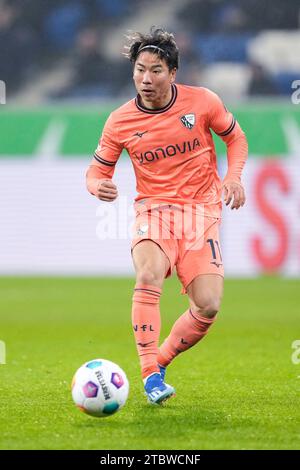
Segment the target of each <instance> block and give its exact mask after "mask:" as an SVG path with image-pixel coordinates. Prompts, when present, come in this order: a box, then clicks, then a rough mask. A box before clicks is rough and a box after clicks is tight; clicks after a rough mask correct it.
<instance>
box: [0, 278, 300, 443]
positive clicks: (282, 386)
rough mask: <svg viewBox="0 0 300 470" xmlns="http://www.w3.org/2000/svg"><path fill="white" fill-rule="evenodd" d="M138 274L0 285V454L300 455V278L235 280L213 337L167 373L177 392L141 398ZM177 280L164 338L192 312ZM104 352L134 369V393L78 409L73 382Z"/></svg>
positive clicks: (171, 284)
mask: <svg viewBox="0 0 300 470" xmlns="http://www.w3.org/2000/svg"><path fill="white" fill-rule="evenodd" d="M133 286H134V279H130V278H129V279H119V278H112V279H108V278H103V279H102V278H0V293H1V295H0V312H1V314H0V317H1V329H0V340H2V341H4V342H5V343H6V364H5V365H0V396H1V406H0V448H1V449H122V450H123V449H146V450H152V449H176V450H180V449H197V450H201V449H299V448H300V428H299V422H300V404H299V397H300V394H299V392H300V364H299V365H295V364H293V363H292V360H291V356H292V352H293V349H292V347H291V344H292V342H293V341H294V340H296V339H300V318H299V312H300V307H299V306H300V283H299V281H297V280H284V279H279V278H261V279H256V280H227V281H226V283H225V294H224V300H223V304H222V309H221V311H220V313H219V319H218V321H217V322H216V323H215V325H214V326H213V327H212V329H211V331H210V333H209V334H208V336H207V337H206V338H205V339H204V340H203V341H202V342H200V343H199V344H198V345H197V346H195V347H194V348H192V349H191V350H189V351H187V352H186V353H184V354H182V355H181V356H179V357H178V358H177V359H176V360H175V361H174V363H173V364H172V365H171V366H170V368H169V370H168V371H167V381H168V382H169V383H171V384H172V385H174V386H175V387H176V397H175V398H173V399H172V400H170V401H169V402H167V403H166V404H165V405H164V406H163V407H158V406H155V407H153V406H151V405H148V404H147V402H146V399H145V397H144V395H143V389H142V382H141V379H140V372H139V366H138V359H137V354H136V350H135V344H134V340H133V333H132V328H131V321H130V316H131V312H130V310H131V297H132V289H133ZM179 292H180V285H179V283H178V281H177V279H176V278H172V279H170V280H167V281H166V283H165V285H164V291H163V296H162V301H161V312H162V321H163V328H162V336H161V338H162V339H163V338H164V337H165V335H166V334H167V333H168V331H169V328H170V326H171V324H172V323H173V321H174V320H175V318H176V317H177V316H179V314H180V313H182V312H183V311H185V310H186V308H187V298H186V296H182V295H180V293H179ZM97 357H103V358H107V359H110V360H112V361H114V362H116V363H118V364H119V365H120V366H121V367H122V368H123V369H124V370H125V371H126V373H127V376H128V378H129V381H130V394H129V398H128V401H127V404H126V406H125V407H124V408H123V409H122V410H121V411H120V412H119V413H116V414H115V415H113V416H111V417H108V418H105V419H97V418H92V417H89V416H87V415H85V414H83V413H81V412H80V411H79V410H78V409H77V408H76V407H75V406H74V405H73V402H72V398H71V392H70V382H71V379H72V376H73V374H74V372H75V370H76V369H77V368H78V367H79V366H80V365H81V364H82V363H83V362H85V361H87V360H90V359H94V358H97Z"/></svg>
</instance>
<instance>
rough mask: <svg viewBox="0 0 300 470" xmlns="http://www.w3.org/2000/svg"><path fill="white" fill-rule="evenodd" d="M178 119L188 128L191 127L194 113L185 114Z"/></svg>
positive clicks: (193, 121)
mask: <svg viewBox="0 0 300 470" xmlns="http://www.w3.org/2000/svg"><path fill="white" fill-rule="evenodd" d="M180 121H181V122H182V124H183V125H184V126H185V127H187V128H188V129H193V127H194V125H195V122H196V117H195V114H194V113H191V114H185V115H184V116H181V118H180Z"/></svg>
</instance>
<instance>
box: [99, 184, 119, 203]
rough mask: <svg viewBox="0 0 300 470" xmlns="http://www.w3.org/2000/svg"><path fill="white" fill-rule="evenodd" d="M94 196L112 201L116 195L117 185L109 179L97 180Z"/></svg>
mask: <svg viewBox="0 0 300 470" xmlns="http://www.w3.org/2000/svg"><path fill="white" fill-rule="evenodd" d="M95 196H96V197H97V198H98V199H100V200H101V201H106V202H112V201H114V200H115V199H117V197H118V190H117V186H116V185H115V184H114V183H113V182H112V181H111V180H99V183H98V185H97V190H96V194H95Z"/></svg>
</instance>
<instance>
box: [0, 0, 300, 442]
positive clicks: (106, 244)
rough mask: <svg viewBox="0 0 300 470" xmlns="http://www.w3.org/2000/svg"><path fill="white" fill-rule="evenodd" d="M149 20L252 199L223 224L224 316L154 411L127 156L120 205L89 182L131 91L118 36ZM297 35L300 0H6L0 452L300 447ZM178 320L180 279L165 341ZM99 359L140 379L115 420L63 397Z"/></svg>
mask: <svg viewBox="0 0 300 470" xmlns="http://www.w3.org/2000/svg"><path fill="white" fill-rule="evenodd" d="M151 25H157V26H162V27H165V28H166V29H169V30H171V31H172V32H173V33H174V34H175V36H176V40H177V43H178V46H179V48H180V51H181V66H180V70H179V73H178V80H177V81H178V82H182V83H186V84H191V85H200V86H207V87H208V88H211V89H212V90H214V91H216V92H217V93H219V95H220V96H221V97H222V98H223V100H224V102H225V104H226V105H227V106H228V107H229V108H230V109H231V110H232V111H233V112H234V114H235V116H236V118H237V119H238V120H239V122H240V124H241V126H242V127H243V129H244V130H245V132H246V135H247V137H248V141H249V161H248V163H247V165H246V170H245V172H244V176H243V182H244V184H245V187H246V192H247V196H248V201H247V205H246V206H245V207H244V208H243V209H242V210H240V211H238V212H235V211H234V212H231V211H230V210H227V209H225V210H224V212H223V224H222V248H223V256H224V259H225V268H226V269H225V270H226V273H227V276H226V289H225V296H224V303H223V305H222V315H220V318H219V321H218V322H216V326H215V327H214V329H213V331H212V333H211V335H209V336H208V338H207V339H206V340H205V342H204V345H202V343H200V345H199V348H200V349H199V354H197V353H196V352H194V350H193V351H191V352H187V353H186V354H185V355H182V357H181V356H180V357H179V359H178V362H177V363H176V366H174V368H173V369H172V368H170V369H171V370H170V372H168V373H170V381H171V383H172V384H173V383H174V385H175V386H176V389H177V393H178V396H177V397H176V400H174V402H173V403H172V404H170V406H168V408H166V409H164V410H162V413H160V412H159V411H153V410H150V409H148V408H147V405H146V404H144V401H145V400H144V397H143V396H142V387H141V381H140V377H139V367H138V360H137V356H136V351H135V344H134V341H133V337H132V335H131V325H130V308H131V293H132V288H133V286H134V278H133V267H132V262H131V257H130V238H129V236H128V225H130V222H131V221H132V218H133V214H132V201H133V198H134V196H135V182H134V174H133V169H132V166H131V163H130V159H129V157H128V156H127V155H126V154H124V155H122V157H121V158H120V160H119V162H118V165H117V168H116V172H115V177H114V180H115V182H116V184H117V185H118V187H119V198H118V200H117V201H116V202H114V203H113V204H110V205H108V204H104V203H101V202H99V201H97V200H96V199H95V198H93V197H92V196H90V195H89V194H88V193H87V191H86V188H85V171H86V168H87V166H88V164H89V162H90V159H91V156H92V154H93V152H94V149H95V148H96V146H97V142H98V138H99V136H100V134H101V131H102V127H103V124H104V122H105V119H106V118H107V116H108V114H109V113H110V111H111V110H112V109H114V108H115V107H117V106H118V105H119V104H121V103H123V102H124V101H127V100H129V99H131V98H132V97H133V96H134V94H135V91H134V88H133V86H132V83H131V75H132V72H131V66H130V64H129V63H128V61H127V60H126V59H125V58H124V57H122V54H121V53H122V48H123V44H124V40H125V38H124V35H125V34H126V31H127V30H148V29H149V28H150V26H151ZM299 27H300V4H299V0H285V1H281V0H226V1H224V0H198V1H196V0H164V1H161V0H151V1H146V0H72V1H71V0H70V1H69V0H43V1H39V0H7V1H6V0H0V80H2V82H1V83H2V87H0V92H1V91H2V92H3V83H5V85H6V104H3V103H4V101H5V100H4V95H3V94H2V96H0V103H1V104H0V220H1V230H0V247H1V249H0V275H1V277H0V315H1V326H0V346H1V344H2V349H3V347H4V346H5V344H6V347H7V351H6V353H7V365H6V366H2V367H1V366H0V372H1V380H0V382H1V383H0V394H1V396H2V397H3V400H2V405H1V408H0V418H1V419H0V434H1V440H0V448H9V449H10V448H11V449H15V448H72V449H73V448H87V449H91V448H94V449H99V448H103V449H104V448H107V449H110V448H127V449H135V448H141V449H145V448H162V449H179V448H181V449H190V448H191V449H199V448H201V449H202V448H204V449H205V448H231V449H237V448H241V449H245V448H298V449H299V442H300V435H299V418H300V417H299V410H300V407H299V385H298V384H299V379H298V378H297V375H296V374H297V373H299V370H298V369H297V368H296V367H295V364H298V366H297V367H298V368H299V367H300V366H299V362H300V360H299V356H296V353H297V351H295V356H296V360H295V362H294V363H292V361H291V354H292V351H293V350H292V348H291V344H292V342H293V341H295V340H297V338H298V339H300V338H299V332H300V328H299V303H300V294H299V292H300V291H299V277H300V103H299V101H300V93H299V90H300V54H299V51H300V29H299ZM293 87H294V88H293ZM297 87H298V88H297ZM216 145H217V151H218V155H219V169H220V172H221V174H224V171H225V169H226V156H225V147H224V146H223V144H222V142H220V140H219V139H216ZM108 207H109V209H108ZM106 211H107V212H106ZM108 216H109V217H110V223H109V224H106V225H105V221H106V220H107V219H106V217H108ZM112 222H117V223H116V225H114V229H113V230H112V229H111V227H112ZM105 234H106V235H107V238H105ZM265 275H267V276H265ZM269 275H270V276H269ZM56 276H57V278H56ZM62 276H63V277H64V278H62ZM77 276H78V278H76V277H77ZM97 276H99V277H101V280H99V279H98V277H97ZM110 276H112V277H113V279H112V278H111V277H110ZM117 276H118V277H119V278H118V277H117ZM127 276H129V277H128V278H127V279H126V277H127ZM70 277H72V279H70ZM249 278H252V279H250V280H249ZM291 278H293V279H291ZM244 279H246V280H244ZM116 292H117V294H116ZM185 309H186V299H185V298H184V297H182V296H180V295H179V285H178V282H177V281H176V279H175V278H173V279H172V280H170V281H168V282H166V285H165V288H164V295H163V297H162V313H163V315H164V317H163V331H162V335H164V336H165V335H166V334H167V332H168V331H169V328H170V325H171V323H172V322H173V321H174V320H175V318H177V317H178V315H179V314H180V312H183V311H184V310H185ZM223 313H224V315H223ZM1 340H2V341H4V342H5V344H4V343H1ZM197 348H198V346H197ZM0 353H1V351H0ZM98 355H99V356H103V357H106V358H108V359H110V360H112V361H114V362H117V363H119V364H120V365H121V366H122V367H123V368H124V369H125V370H126V372H127V373H128V377H129V380H130V384H131V398H130V400H129V401H128V404H127V405H126V407H125V409H124V411H123V410H122V412H121V413H120V415H119V414H117V415H116V417H114V418H110V419H109V420H108V421H106V422H105V426H104V425H103V426H102V424H103V423H100V424H99V422H97V423H95V422H89V423H88V424H85V421H84V419H88V418H86V417H84V416H81V415H79V413H78V414H77V410H75V409H73V405H72V403H71V397H70V391H69V382H70V381H71V377H72V374H73V373H74V371H75V370H76V369H77V368H78V367H79V366H80V364H81V363H83V362H85V361H87V360H90V359H92V358H94V357H96V356H98ZM297 357H298V359H297ZM297 360H298V362H297ZM1 362H5V361H3V352H2V361H1V357H0V364H1ZM172 367H173V366H172ZM187 370H188V371H189V373H188V376H187V373H186V371H187ZM172 374H173V375H172ZM172 381H174V382H172ZM198 383H200V384H201V386H199V387H198ZM16 384H18V386H16ZM186 396H188V397H190V398H189V406H188V407H187V406H186V401H185V397H186ZM141 416H142V417H141ZM143 418H145V419H146V421H147V427H146V426H144V422H143ZM187 423H188V427H187ZM150 424H152V426H150ZM157 426H158V427H159V429H162V430H163V431H164V432H162V434H157ZM187 428H188V429H187ZM162 436H164V438H163V439H162Z"/></svg>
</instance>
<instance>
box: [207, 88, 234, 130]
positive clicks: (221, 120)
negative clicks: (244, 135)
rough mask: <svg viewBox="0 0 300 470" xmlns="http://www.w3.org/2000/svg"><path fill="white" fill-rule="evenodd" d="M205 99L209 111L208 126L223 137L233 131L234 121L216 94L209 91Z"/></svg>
mask: <svg viewBox="0 0 300 470" xmlns="http://www.w3.org/2000/svg"><path fill="white" fill-rule="evenodd" d="M207 98H208V109H209V111H208V116H209V122H208V125H209V127H210V128H211V129H212V130H213V131H214V132H215V133H216V134H217V135H219V136H220V137H225V136H227V135H228V134H230V132H232V131H233V129H234V127H235V125H236V120H235V118H234V116H233V115H232V113H231V112H230V111H228V109H227V108H226V106H225V105H224V103H223V101H222V100H221V98H220V97H219V96H218V95H217V94H216V93H214V92H212V91H209V94H208V96H207Z"/></svg>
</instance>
